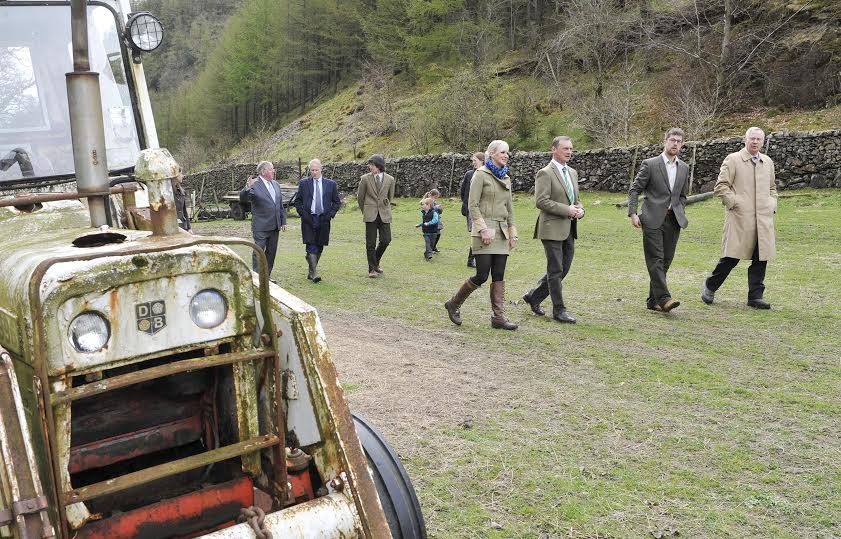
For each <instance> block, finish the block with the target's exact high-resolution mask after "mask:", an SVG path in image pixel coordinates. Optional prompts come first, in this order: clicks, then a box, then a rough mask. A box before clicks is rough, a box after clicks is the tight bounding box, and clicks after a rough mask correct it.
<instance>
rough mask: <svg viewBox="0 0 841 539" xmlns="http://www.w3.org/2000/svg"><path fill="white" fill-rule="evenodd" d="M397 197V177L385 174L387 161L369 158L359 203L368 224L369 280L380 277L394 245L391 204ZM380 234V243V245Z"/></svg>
mask: <svg viewBox="0 0 841 539" xmlns="http://www.w3.org/2000/svg"><path fill="white" fill-rule="evenodd" d="M393 198H394V177H392V176H391V175H389V174H386V173H385V159H384V158H383V156H382V155H379V154H374V155H372V156H371V158H370V159H368V174H365V175H363V176H362V177H361V178H360V179H359V189H358V190H357V192H356V201H357V202H358V203H359V209H361V210H362V220H363V221H365V251H366V253H367V255H368V277H371V278H372V279H374V278H377V277H379V276H380V274H381V273H382V272H383V269H382V268H381V267H380V260H382V257H383V253H385V250H386V247H388V244H389V243H391V201H392V199H393ZM377 235H379V238H380V243H379V245H378V244H377Z"/></svg>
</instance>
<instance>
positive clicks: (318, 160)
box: [307, 157, 321, 167]
mask: <svg viewBox="0 0 841 539" xmlns="http://www.w3.org/2000/svg"><path fill="white" fill-rule="evenodd" d="M313 163H318V164H319V165H320V164H321V159H319V158H317V157H316V158H315V159H310V162H309V164H308V165H307V166H308V167H311V166H312V164H313Z"/></svg>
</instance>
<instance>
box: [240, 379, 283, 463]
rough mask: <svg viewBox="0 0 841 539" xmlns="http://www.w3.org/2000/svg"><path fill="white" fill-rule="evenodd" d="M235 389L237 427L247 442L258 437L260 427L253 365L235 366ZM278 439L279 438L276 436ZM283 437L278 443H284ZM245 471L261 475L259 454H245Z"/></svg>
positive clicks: (243, 460)
mask: <svg viewBox="0 0 841 539" xmlns="http://www.w3.org/2000/svg"><path fill="white" fill-rule="evenodd" d="M234 388H235V390H236V399H237V427H238V428H239V438H240V440H247V439H249V438H251V437H253V436H257V433H258V432H260V426H259V425H258V424H257V423H258V422H257V377H256V375H255V372H254V365H253V364H251V363H237V364H236V365H234ZM275 437H276V438H277V436H275ZM282 440H283V438H282V435H281V436H280V437H279V439H278V443H280V442H282ZM281 445H282V444H281ZM242 469H243V471H245V472H247V473H250V474H253V475H255V476H256V475H259V474H260V472H261V470H260V455H259V454H258V453H251V454H243V456H242Z"/></svg>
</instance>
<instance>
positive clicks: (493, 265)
mask: <svg viewBox="0 0 841 539" xmlns="http://www.w3.org/2000/svg"><path fill="white" fill-rule="evenodd" d="M506 262H508V255H476V275H474V276H473V277H471V278H470V280H471V281H472V282H473V284H475V285H476V286H482V284H484V282H485V281H487V280H488V274H490V276H491V280H492V281H493V282H497V281H504V280H505V263H506Z"/></svg>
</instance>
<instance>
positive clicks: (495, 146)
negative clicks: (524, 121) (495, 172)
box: [485, 140, 510, 157]
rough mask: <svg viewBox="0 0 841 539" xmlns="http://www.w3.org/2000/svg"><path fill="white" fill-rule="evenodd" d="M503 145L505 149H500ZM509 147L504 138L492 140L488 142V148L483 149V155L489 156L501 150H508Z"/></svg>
mask: <svg viewBox="0 0 841 539" xmlns="http://www.w3.org/2000/svg"><path fill="white" fill-rule="evenodd" d="M503 147H504V148H505V150H503V149H502V148H503ZM509 149H510V147H509V146H508V143H507V142H505V141H504V140H492V141H491V143H490V144H488V149H487V150H485V155H487V156H488V157H490V156H492V155H494V154H497V153H499V152H501V151H508V150H509Z"/></svg>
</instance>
